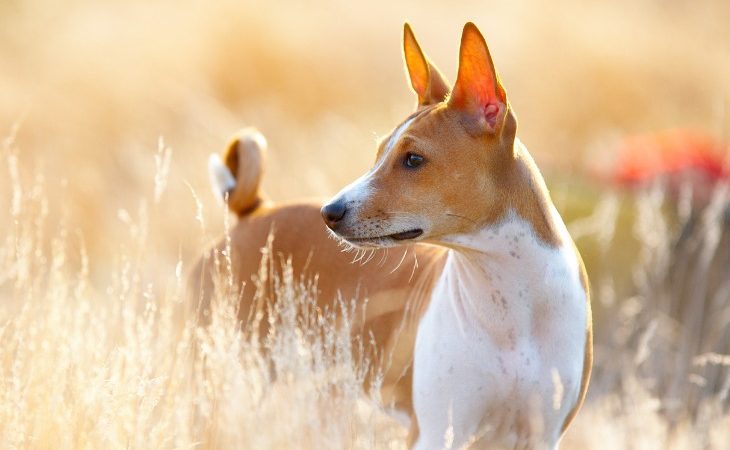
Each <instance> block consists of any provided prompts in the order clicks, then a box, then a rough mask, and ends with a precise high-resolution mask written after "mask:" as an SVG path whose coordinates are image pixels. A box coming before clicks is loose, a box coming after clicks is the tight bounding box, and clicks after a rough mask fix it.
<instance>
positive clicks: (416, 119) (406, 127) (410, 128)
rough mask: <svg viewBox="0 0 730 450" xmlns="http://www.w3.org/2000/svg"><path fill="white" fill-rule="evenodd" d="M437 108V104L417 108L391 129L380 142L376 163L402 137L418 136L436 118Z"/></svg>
mask: <svg viewBox="0 0 730 450" xmlns="http://www.w3.org/2000/svg"><path fill="white" fill-rule="evenodd" d="M439 106H440V105H438V104H437V105H430V106H427V107H425V108H419V109H418V111H416V112H414V113H413V114H411V115H410V116H408V117H406V119H405V120H404V121H403V122H401V123H400V124H398V126H396V127H395V128H394V129H393V131H392V132H391V133H390V135H388V136H386V137H385V138H384V139H383V140H382V141H381V142H380V144H379V146H378V153H377V155H376V161H380V160H381V159H382V158H383V157H384V156H386V155H387V154H388V152H390V150H392V149H393V148H395V147H396V146H397V144H398V142H399V141H400V140H401V138H403V136H404V135H409V134H411V133H414V132H415V133H418V134H419V135H420V134H421V133H420V131H421V130H422V129H424V128H425V125H427V124H428V122H429V121H431V120H433V119H434V118H435V117H436V114H435V113H436V111H437V110H438V109H439Z"/></svg>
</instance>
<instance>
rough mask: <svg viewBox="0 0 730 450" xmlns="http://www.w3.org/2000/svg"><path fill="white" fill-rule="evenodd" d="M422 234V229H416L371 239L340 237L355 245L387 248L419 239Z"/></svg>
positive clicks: (370, 237) (371, 237)
mask: <svg viewBox="0 0 730 450" xmlns="http://www.w3.org/2000/svg"><path fill="white" fill-rule="evenodd" d="M422 234H423V230H422V229H421V228H414V229H412V230H407V231H401V232H400V233H393V234H387V235H384V236H369V237H357V236H349V237H344V236H340V237H341V238H342V239H344V240H345V241H347V242H350V243H352V244H355V245H365V246H373V247H379V246H387V244H388V243H389V242H392V241H407V240H410V239H416V238H417V237H419V236H421V235H422Z"/></svg>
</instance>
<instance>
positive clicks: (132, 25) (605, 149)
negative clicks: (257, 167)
mask: <svg viewBox="0 0 730 450" xmlns="http://www.w3.org/2000/svg"><path fill="white" fill-rule="evenodd" d="M404 20H408V21H410V22H411V24H412V25H413V28H414V31H415V32H416V35H417V36H418V37H419V40H420V43H421V45H422V46H423V48H424V50H425V51H426V52H427V53H428V54H429V55H430V56H431V58H432V59H433V60H434V62H435V63H436V64H437V65H438V66H439V67H440V68H441V70H442V71H443V72H444V74H445V75H446V76H447V77H448V78H449V79H450V80H452V81H453V80H454V78H455V73H456V63H457V58H456V55H457V52H458V43H459V33H460V31H461V27H462V25H463V24H464V22H466V21H474V22H475V23H476V24H477V25H478V26H479V27H480V28H481V30H482V32H483V33H484V34H485V37H486V38H487V41H488V42H489V44H490V48H491V51H492V55H493V57H494V59H495V63H496V65H497V68H498V70H499V71H500V74H501V77H502V80H503V81H504V84H505V86H506V89H507V92H508V95H509V97H510V101H511V103H512V105H513V107H514V109H515V111H516V113H517V115H518V119H519V121H520V132H519V135H520V136H521V139H522V140H523V142H525V144H526V145H527V147H528V148H529V149H530V151H531V152H532V153H533V155H534V156H535V158H536V160H537V162H538V164H539V165H540V166H541V167H542V168H543V172H544V173H545V175H546V178H547V181H548V184H549V185H550V187H551V189H552V192H553V199H554V201H555V203H556V206H557V208H558V209H559V210H560V211H561V212H562V213H563V215H564V218H565V219H566V222H567V224H568V227H569V229H570V230H571V232H573V234H574V236H575V238H576V243H577V245H578V247H579V248H580V249H581V251H582V253H583V254H584V257H585V259H586V263H587V267H588V272H589V275H590V277H591V281H592V286H593V294H594V311H595V322H596V323H595V327H596V348H595V352H596V353H595V355H596V361H595V367H594V376H593V380H592V385H591V390H590V391H589V396H588V400H587V402H586V405H585V407H584V408H583V410H582V412H581V413H580V414H579V416H578V418H577V420H576V422H575V423H574V424H573V426H572V427H571V428H570V430H569V432H568V434H567V436H566V438H565V439H564V443H563V446H562V448H567V449H616V448H630V449H644V448H646V449H665V448H672V449H695V448H697V449H706V448H709V449H723V448H728V447H729V446H730V412H729V411H728V407H729V405H730V401H729V400H728V391H730V356H728V354H729V353H730V213H728V212H727V205H728V203H730V200H729V199H730V193H729V192H728V190H727V187H723V186H721V185H720V186H718V187H717V189H716V190H715V191H714V196H713V197H712V198H711V200H710V201H709V202H708V204H707V205H706V206H703V207H698V206H696V207H694V208H693V207H692V206H690V205H688V202H687V201H686V200H687V198H688V197H687V195H684V196H683V195H679V197H677V196H675V195H673V194H672V193H671V192H666V191H665V190H664V189H663V188H662V185H661V184H658V185H656V186H654V187H651V188H647V189H643V190H632V191H629V190H622V189H618V188H616V187H613V186H611V185H610V183H608V182H607V181H597V180H596V179H595V176H594V175H595V173H597V172H600V171H601V169H605V168H606V167H609V166H610V165H611V164H612V161H613V159H614V157H615V155H614V154H613V153H612V151H613V150H614V149H615V148H616V146H617V145H618V143H620V142H621V141H622V139H623V138H624V137H625V136H628V135H633V134H637V133H650V132H655V131H658V130H664V129H673V128H689V129H698V130H701V131H702V132H704V133H706V134H708V135H711V136H713V137H715V138H716V139H718V140H720V141H721V142H723V143H724V145H725V147H726V148H727V142H728V137H729V136H730V115H729V114H728V111H730V28H729V27H728V26H727V24H728V23H730V3H728V2H725V1H721V0H708V1H704V2H690V1H671V2H668V1H665V2H659V1H638V2H628V1H626V2H610V3H609V2H577V1H576V2H571V1H568V0H558V1H556V2H476V1H466V2H459V3H455V2H454V3H453V4H452V3H449V2H436V1H426V2H415V1H413V2H399V3H397V4H396V3H395V2H385V1H381V0H376V1H372V2H361V3H353V2H337V1H320V2H317V3H309V2H297V1H290V2H283V1H271V2H240V1H233V0H223V1H219V2H202V1H190V2H171V1H154V2H150V1H138V0H131V1H126V2H113V1H97V2H92V1H88V0H67V1H65V2H50V1H48V0H24V1H19V0H0V139H1V140H2V144H1V145H0V211H2V212H3V213H2V215H1V216H0V448H59V449H62V448H69V449H77V448H135V449H136V448H140V449H146V448H206V449H207V448H211V449H212V448H257V449H258V448H403V447H404V446H405V443H404V442H405V441H404V436H405V430H404V429H403V428H402V427H401V426H400V425H398V424H397V423H395V422H394V421H392V420H390V419H389V418H388V417H387V416H385V415H384V414H383V413H382V412H381V411H380V410H379V408H378V406H377V399H373V398H370V397H368V396H366V395H364V394H363V393H362V392H360V387H359V386H360V381H361V380H362V379H363V377H364V376H365V371H366V370H367V368H366V364H367V362H366V361H365V362H364V361H359V360H357V357H356V356H355V354H356V353H357V352H354V351H353V349H352V348H350V343H349V339H348V338H347V336H348V330H347V329H342V328H340V327H339V326H336V325H334V323H335V322H334V321H333V319H332V318H331V317H325V318H323V319H322V320H321V321H319V322H317V321H312V322H307V323H302V322H299V321H297V319H296V318H295V317H296V314H294V313H293V312H292V311H293V310H295V309H297V308H299V309H302V308H303V309H305V310H306V309H307V308H311V307H312V305H311V296H312V292H311V287H308V286H307V285H305V284H302V283H301V282H300V281H299V280H297V279H295V278H287V276H288V275H289V274H286V273H285V276H284V279H283V280H281V281H282V283H281V285H280V288H279V289H278V296H279V298H280V299H286V300H287V304H289V305H290V306H291V309H285V310H283V311H281V312H280V314H281V326H280V329H279V331H278V332H277V333H276V334H275V336H273V337H270V338H264V337H260V338H261V339H259V337H256V336H249V335H241V334H240V333H239V332H237V331H236V328H237V327H236V324H235V320H234V318H233V314H232V313H231V308H232V302H233V299H232V298H231V296H226V295H225V293H221V295H220V299H219V301H220V303H221V305H222V306H221V308H220V309H219V310H218V311H217V313H216V317H215V319H214V324H213V326H212V327H210V328H207V329H202V328H198V327H196V326H195V324H194V323H193V322H192V321H188V320H186V318H185V317H184V314H180V312H181V311H183V310H184V306H183V303H184V300H183V299H184V288H185V274H186V272H187V271H188V270H189V269H190V268H191V266H192V264H193V263H194V260H195V257H196V256H197V255H198V254H199V253H200V252H201V251H202V250H203V249H204V248H205V247H206V246H207V245H209V243H210V242H211V241H212V239H214V238H216V237H218V236H219V235H220V234H221V233H223V231H224V229H225V228H226V226H227V224H228V225H229V226H230V224H231V223H232V221H233V219H232V218H230V217H227V216H226V213H225V212H224V210H223V208H222V206H220V205H219V204H218V203H217V202H216V201H215V199H214V197H213V195H212V194H211V193H210V188H209V187H208V180H207V170H206V162H207V157H208V155H209V153H211V152H215V151H221V150H222V149H223V146H224V145H225V143H226V141H227V139H228V137H229V136H230V135H231V134H233V133H234V132H235V131H236V130H238V129H239V128H242V127H244V126H249V125H254V126H257V127H258V128H259V129H260V130H261V131H262V132H263V133H264V134H265V135H266V137H267V139H268V141H269V146H270V152H269V161H268V166H267V174H266V175H265V178H264V188H265V191H266V192H267V193H268V194H269V195H270V196H271V197H272V198H274V199H276V200H289V199H295V198H300V197H303V196H306V197H309V196H317V197H327V196H329V195H332V194H333V193H335V192H336V191H337V190H339V189H340V187H342V186H344V185H345V184H347V183H349V182H350V181H351V180H353V179H354V178H356V177H357V176H359V175H360V174H362V173H363V172H364V171H365V170H366V169H367V168H368V166H369V164H371V163H372V160H373V157H374V150H375V141H376V138H377V137H378V136H382V135H384V134H386V133H388V132H389V131H390V129H391V128H392V127H393V126H395V125H396V124H397V123H398V122H400V121H401V120H402V119H403V118H404V117H405V116H406V115H407V114H408V113H409V112H410V111H411V109H412V108H413V105H414V103H415V100H414V98H413V94H412V93H411V92H410V90H409V88H408V87H407V83H406V77H405V75H404V73H403V63H402V60H401V54H400V45H401V44H400V39H401V30H402V24H403V21H404ZM683 192H686V191H683ZM181 315H182V316H183V317H181ZM320 329H324V331H325V332H324V333H319V332H317V330H320ZM262 347H263V348H266V349H267V350H269V351H268V352H267V355H269V356H266V357H264V356H262V355H261V353H260V352H259V350H260V349H261V348H262ZM272 367H273V369H272Z"/></svg>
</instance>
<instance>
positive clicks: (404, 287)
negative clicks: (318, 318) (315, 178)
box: [190, 129, 445, 413]
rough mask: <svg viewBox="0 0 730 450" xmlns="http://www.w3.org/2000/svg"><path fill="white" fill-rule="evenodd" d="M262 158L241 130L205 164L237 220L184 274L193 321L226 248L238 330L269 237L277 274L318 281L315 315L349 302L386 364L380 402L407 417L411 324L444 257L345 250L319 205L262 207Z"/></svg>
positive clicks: (430, 250) (256, 140) (206, 302)
mask: <svg viewBox="0 0 730 450" xmlns="http://www.w3.org/2000/svg"><path fill="white" fill-rule="evenodd" d="M264 152H265V140H264V139H263V137H262V136H261V135H260V134H259V133H258V132H257V131H256V130H253V129H247V130H244V131H243V132H241V133H239V134H238V135H237V136H236V137H235V138H234V139H233V141H232V142H231V144H230V145H229V146H228V149H227V152H226V154H225V155H224V157H223V159H222V160H221V159H217V158H215V157H214V158H212V159H211V164H210V169H211V171H210V172H211V181H212V182H213V185H214V188H215V189H216V190H217V191H218V194H220V195H222V196H223V197H224V198H227V205H228V207H229V209H230V210H231V212H233V213H234V214H236V215H237V216H238V220H237V222H236V223H235V224H234V225H233V227H232V228H231V230H230V232H229V239H230V241H227V239H226V238H222V239H221V240H220V241H219V242H217V243H216V244H215V245H214V246H213V247H212V248H211V249H209V250H208V251H206V253H205V254H204V255H203V256H202V257H201V258H200V260H199V261H198V262H197V264H196V265H195V268H194V269H193V270H192V272H191V274H190V297H191V304H192V305H193V306H194V308H195V310H196V314H198V316H199V318H200V319H199V320H200V321H201V322H203V323H205V322H207V321H208V320H209V315H210V313H211V307H212V304H211V302H214V301H215V299H216V298H217V295H220V294H216V286H215V285H216V277H219V276H220V275H221V271H225V267H224V266H225V264H222V265H221V264H215V261H216V258H218V260H219V261H220V260H221V255H223V251H224V250H225V249H226V246H227V245H230V250H231V254H230V262H231V269H232V270H231V272H232V273H231V275H232V277H233V280H234V285H235V286H238V287H241V286H243V287H242V289H243V290H242V292H236V293H235V294H234V295H238V294H240V297H241V302H240V309H239V319H241V320H242V321H244V326H245V321H246V319H247V318H248V317H249V313H250V308H251V306H252V304H253V299H254V294H255V287H254V283H253V282H252V280H253V278H254V276H255V275H256V274H257V273H258V271H259V266H260V262H261V256H262V249H263V248H265V247H266V246H267V241H268V238H269V235H271V236H272V238H273V239H272V241H271V255H272V257H273V258H274V260H273V265H272V267H274V268H279V267H280V266H281V263H282V262H283V261H285V260H286V259H288V258H289V257H291V264H292V268H293V270H294V274H295V277H300V276H303V277H305V279H314V278H315V277H318V279H317V284H316V287H317V304H318V306H319V307H320V308H326V307H329V308H333V307H336V302H337V299H338V298H341V299H343V300H345V301H350V300H354V301H356V302H357V307H356V308H355V309H354V313H355V314H356V317H354V318H353V319H354V320H353V322H354V323H353V327H352V328H353V330H355V331H356V332H358V333H360V332H361V333H364V334H365V336H366V337H367V340H368V341H369V340H370V339H371V337H372V339H373V340H374V341H375V344H376V345H375V348H376V351H378V352H379V355H377V356H378V358H379V359H380V358H382V360H383V361H387V367H383V368H381V369H382V370H383V371H384V382H383V390H382V394H383V400H384V401H385V402H386V404H387V403H392V404H393V406H395V407H397V408H398V409H400V410H403V411H404V412H406V413H409V412H410V408H411V406H410V405H411V401H410V397H411V369H410V366H411V362H412V361H411V360H412V348H413V342H414V340H415V333H416V329H417V323H418V318H419V317H420V315H421V314H422V312H423V311H424V309H425V307H426V306H427V302H428V298H429V295H430V292H431V289H432V287H433V284H434V283H435V280H436V277H437V276H438V274H439V273H440V271H441V268H442V266H443V262H444V255H445V250H444V249H442V248H439V247H434V246H426V245H408V246H404V247H402V248H398V249H394V250H391V251H389V252H388V251H385V250H374V251H373V252H368V253H357V252H354V251H347V249H344V248H343V247H341V244H339V242H338V241H337V240H335V239H334V238H333V237H332V236H331V235H330V233H329V232H328V231H327V228H326V226H325V224H324V222H323V221H322V216H321V213H320V206H321V203H317V202H298V203H289V204H280V205H274V204H273V203H272V202H270V201H268V200H266V198H265V196H264V195H263V193H262V192H261V189H260V186H259V182H260V180H261V175H262V171H263V167H264V160H265V153H264ZM242 177H246V179H243V178H242ZM227 242H230V244H227ZM361 252H362V251H361ZM244 283H245V286H244ZM236 290H237V291H238V289H236ZM229 295H230V294H229ZM268 300H269V301H274V300H275V299H272V298H269V299H268ZM261 324H262V327H263V328H262V329H261V330H259V331H260V332H261V333H266V331H267V330H266V327H267V326H268V325H267V324H268V322H267V320H263V321H261Z"/></svg>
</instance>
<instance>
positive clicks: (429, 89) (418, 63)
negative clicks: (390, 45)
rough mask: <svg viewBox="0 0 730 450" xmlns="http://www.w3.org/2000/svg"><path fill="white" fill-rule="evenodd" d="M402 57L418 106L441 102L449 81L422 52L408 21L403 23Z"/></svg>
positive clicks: (447, 90) (448, 89) (446, 92)
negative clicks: (416, 96)
mask: <svg viewBox="0 0 730 450" xmlns="http://www.w3.org/2000/svg"><path fill="white" fill-rule="evenodd" d="M403 59H404V60H405V62H406V69H408V76H409V78H410V80H411V87H412V88H413V90H414V91H415V92H416V94H417V95H418V106H419V107H420V106H425V105H431V104H434V103H439V102H442V101H443V100H444V99H445V98H446V96H447V95H448V93H449V91H450V88H449V83H448V82H447V81H446V79H445V78H444V76H443V75H441V72H439V70H438V69H437V68H436V66H434V65H433V64H432V63H431V61H429V60H428V58H426V55H424V54H423V51H422V50H421V47H420V46H419V45H418V41H416V36H414V35H413V31H412V30H411V26H410V25H408V22H406V23H405V24H404V25H403Z"/></svg>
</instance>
